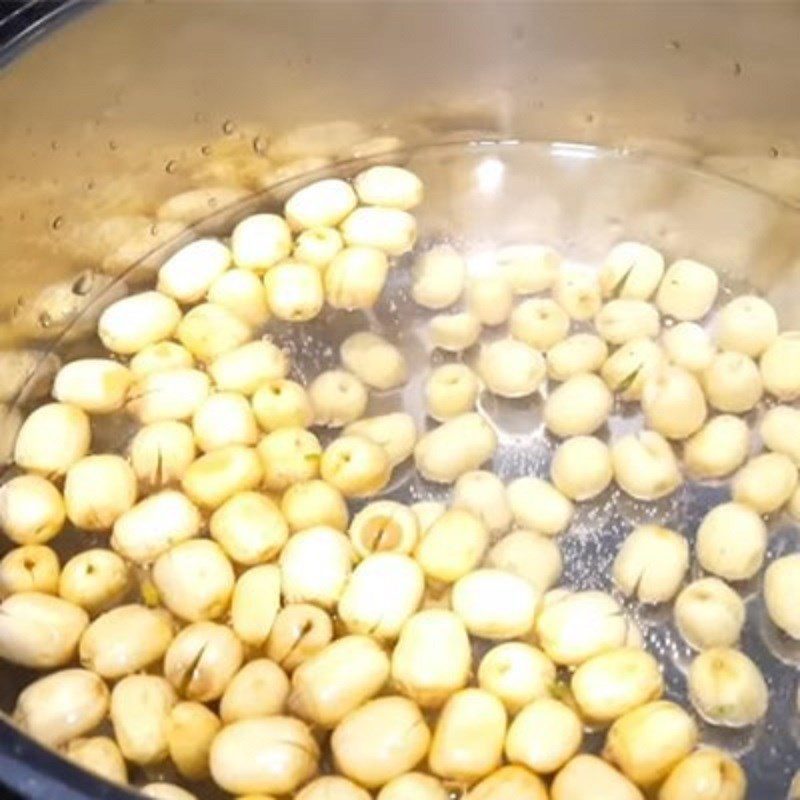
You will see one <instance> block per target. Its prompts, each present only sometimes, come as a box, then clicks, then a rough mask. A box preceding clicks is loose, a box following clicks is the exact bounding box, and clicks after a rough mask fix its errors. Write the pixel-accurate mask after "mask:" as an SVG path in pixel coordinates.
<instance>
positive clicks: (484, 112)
mask: <svg viewBox="0 0 800 800" xmlns="http://www.w3.org/2000/svg"><path fill="white" fill-rule="evenodd" d="M29 6H30V7H27V8H25V9H23V12H24V13H23V12H20V13H19V14H17V16H16V18H15V19H16V22H13V21H12V22H8V21H6V22H5V26H4V27H0V35H2V34H3V33H4V32H5V34H6V36H7V37H8V38H9V39H10V40H9V42H8V44H7V45H6V47H5V49H4V50H3V51H1V52H0V59H2V61H3V62H4V64H5V66H4V68H3V71H2V72H1V73H0V119H2V120H3V122H2V133H0V174H2V175H3V176H4V178H5V181H4V186H5V192H3V194H2V196H0V263H2V264H3V270H4V277H5V281H4V282H3V284H2V286H1V287H0V313H2V323H0V330H1V331H2V342H3V343H4V345H5V346H6V347H7V348H17V347H21V346H24V347H28V348H34V349H35V350H37V351H41V350H44V349H46V348H47V347H48V346H49V343H51V342H53V341H56V340H57V339H59V337H63V336H64V335H65V334H66V335H67V339H69V337H70V336H71V335H73V334H75V333H76V332H79V331H80V330H81V329H82V324H83V323H82V320H83V319H84V316H82V314H83V312H84V311H85V310H86V307H87V306H88V305H89V304H90V303H91V302H92V301H93V300H95V299H96V297H97V296H98V294H99V293H100V292H101V291H102V290H103V289H105V288H106V287H107V285H108V284H109V283H110V282H111V279H112V277H113V276H114V275H116V274H118V273H119V272H120V271H122V270H123V269H124V268H125V267H127V266H128V265H129V264H130V263H132V262H133V261H135V260H137V258H138V257H140V256H143V255H146V254H147V253H149V252H150V251H151V250H153V249H154V248H161V249H160V250H159V251H158V253H157V254H156V256H155V257H154V258H158V257H159V254H160V255H163V253H164V252H167V251H168V249H169V248H171V247H173V246H174V236H175V235H178V234H180V233H181V231H182V230H183V229H184V227H185V224H186V223H187V222H192V221H194V219H195V217H197V216H198V215H200V214H202V213H203V212H213V211H215V210H217V208H218V206H220V205H224V204H225V202H226V200H228V199H233V198H234V197H237V196H239V195H244V194H246V193H247V192H250V191H252V190H254V189H256V188H258V187H261V186H265V185H270V184H272V183H273V182H274V181H275V180H278V179H279V178H281V177H285V176H286V175H288V174H289V172H291V170H292V169H295V170H297V169H305V168H308V167H310V166H313V165H314V164H313V163H310V162H302V163H299V164H295V165H294V167H290V168H288V169H287V167H286V164H287V163H293V162H295V161H298V160H300V159H301V158H304V157H312V156H313V157H317V158H320V157H321V158H326V159H334V160H338V159H342V158H348V157H352V156H354V155H356V156H358V155H365V154H366V155H368V154H369V153H370V152H372V150H373V149H375V150H380V149H382V148H386V149H394V148H395V147H396V146H397V145H398V144H400V143H402V144H404V145H412V146H413V145H416V144H419V143H422V142H430V141H442V140H448V139H464V138H468V139H473V140H474V139H480V138H492V139H495V138H500V139H502V138H507V137H515V138H522V139H530V140H542V141H566V142H579V143H581V142H583V143H591V144H601V145H607V146H611V147H614V148H618V149H622V150H627V151H637V152H645V153H653V154H656V155H658V156H662V157H666V158H667V159H669V160H672V161H677V162H681V163H682V164H684V165H692V166H700V167H702V168H704V169H706V170H709V171H716V172H719V173H721V174H724V175H727V176H730V177H733V178H734V179H735V180H738V181H741V182H744V183H748V184H750V185H752V186H754V187H757V188H758V189H759V190H763V191H766V192H767V193H770V194H772V195H774V196H775V197H777V198H778V200H779V202H776V203H773V202H772V201H770V200H767V199H764V198H761V197H760V196H759V195H758V194H755V195H752V197H753V198H756V199H754V200H753V202H754V203H755V205H754V206H753V208H756V207H758V209H759V219H761V215H760V212H761V210H763V209H766V208H767V207H769V209H770V214H771V216H770V217H769V218H770V224H769V225H767V226H766V227H764V228H763V229H762V230H759V231H755V232H754V233H753V237H752V238H753V241H754V242H756V241H757V242H758V247H757V248H756V249H754V250H753V251H745V250H741V251H738V252H737V254H736V255H731V256H730V261H731V263H732V264H733V266H735V269H736V271H737V272H738V273H739V274H740V276H741V277H743V278H745V279H747V280H749V281H751V282H752V283H754V284H756V285H757V286H759V288H762V289H764V290H765V291H766V292H767V293H769V294H770V296H771V297H772V299H773V300H774V301H776V302H777V303H778V304H779V305H780V306H781V310H782V312H783V315H784V319H785V321H787V322H790V321H795V322H796V321H797V320H798V319H800V300H798V299H797V298H798V295H797V289H798V287H797V286H796V285H795V284H796V280H797V278H796V272H797V267H798V263H799V262H798V261H797V253H798V250H797V248H796V245H797V238H798V236H797V233H796V228H795V227H793V226H795V223H796V219H797V218H796V216H795V214H794V212H793V211H791V210H790V207H791V206H795V207H800V144H798V142H800V137H798V134H800V78H799V77H798V76H800V50H798V48H797V42H798V41H800V13H798V8H797V6H796V5H794V4H772V3H765V4H746V5H738V4H736V5H734V4H731V5H726V4H718V3H693V4H681V3H624V4H611V5H609V4H605V3H593V2H587V3H570V4H556V3H553V4H550V3H541V4H539V3H512V2H508V3H501V4H497V3H487V2H472V3H461V4H456V3H446V2H429V3H405V2H378V1H377V0H376V1H374V2H369V3H362V2H358V3H355V2H354V3H343V2H325V3H323V2H304V1H303V0H300V1H299V2H270V3H252V2H236V1H234V2H227V3H213V2H174V1H170V0H165V1H164V2H161V1H160V0H156V2H146V0H128V1H127V2H124V3H117V4H102V5H97V6H95V5H94V4H88V3H87V4H84V3H79V2H67V3H64V4H50V5H46V6H45V5H44V4H35V3H31V4H29ZM9 32H10V33H9ZM323 125H326V126H328V127H324V128H321V127H319V126H323ZM309 126H310V127H309ZM298 128H299V129H300V130H301V133H300V134H298V133H297V130H298ZM292 132H294V133H292ZM376 139H377V141H376ZM669 183H670V182H669V181H666V183H665V184H663V185H662V184H659V186H660V189H659V191H667V192H669V191H676V186H671V187H670V185H669ZM202 187H213V189H214V191H213V192H211V193H210V194H209V195H207V196H204V197H203V198H202V199H201V201H200V205H199V206H197V205H195V206H194V207H193V208H192V209H190V210H189V211H187V210H186V209H183V210H180V209H179V211H178V212H176V211H175V210H174V208H173V209H172V211H170V212H169V213H167V212H166V211H165V210H164V209H165V206H164V203H165V201H166V200H168V199H169V198H171V197H173V196H175V195H176V194H179V193H181V192H185V191H188V190H193V189H197V188H202ZM220 187H222V188H224V189H225V190H226V191H227V193H226V192H223V191H221V188H220ZM665 187H666V188H665ZM231 190H233V191H231ZM237 192H238V194H237ZM761 204H764V205H763V208H762V205H761ZM167 208H168V209H169V206H167ZM198 209H199V210H198ZM773 212H774V213H773ZM748 219H749V217H748V207H747V206H743V207H742V208H740V209H739V216H737V217H736V220H737V224H739V225H746V224H747V222H748ZM224 221H225V217H224V215H223V217H220V216H219V215H218V216H217V217H216V220H215V222H214V223H213V224H223V223H224ZM724 230H725V229H724V226H720V227H719V228H718V230H715V231H713V233H715V234H717V235H718V236H721V235H722V234H724ZM756 234H757V235H756ZM754 248H755V244H754ZM750 252H757V253H758V258H757V259H755V258H753V259H750V258H748V256H749V255H750ZM734 262H735V263H734ZM89 319H91V315H90V316H89ZM22 377H23V378H24V377H25V376H24V375H23V376H22ZM15 381H19V383H15ZM4 384H5V385H4ZM20 385H21V379H20V375H18V374H17V375H11V374H10V373H8V372H7V373H6V374H5V375H2V376H0V397H2V399H3V401H4V402H9V401H12V400H14V399H15V398H16V397H17V390H18V389H19V387H20ZM4 413H7V410H6V412H4ZM12 416H13V415H12ZM7 419H8V418H7ZM6 430H7V432H8V435H9V436H11V435H12V434H13V426H11V425H7V426H6ZM0 438H1V437H0ZM25 677H26V676H21V675H19V674H14V675H13V676H12V675H11V674H10V673H7V671H3V670H0V683H1V684H2V691H1V692H0V694H1V695H2V697H1V698H0V699H2V702H3V704H4V706H3V707H4V708H5V709H6V710H7V709H8V708H9V704H10V702H11V699H12V697H13V695H14V694H15V691H16V688H17V687H18V686H19V685H20V683H22V682H24V680H25ZM781 768H783V767H781ZM781 780H783V777H781ZM0 781H4V782H7V783H8V784H9V785H10V786H13V787H14V789H15V790H16V791H17V792H19V793H20V794H22V795H24V796H30V797H44V796H59V797H65V798H71V797H75V798H79V797H87V796H94V797H98V796H99V797H111V796H124V793H123V792H122V790H119V789H114V788H112V787H110V786H108V785H105V784H103V783H102V782H100V781H98V780H96V779H94V778H91V777H89V776H88V775H86V774H85V773H81V772H80V771H79V770H77V769H76V768H75V767H72V766H70V765H68V764H66V762H63V761H61V760H60V759H58V758H57V757H56V756H55V755H53V754H52V753H49V752H47V751H44V750H43V749H42V748H40V747H38V746H37V745H35V744H33V743H32V742H30V741H28V740H26V739H25V738H24V737H22V736H20V735H19V734H18V733H17V732H16V731H15V730H14V729H13V727H11V726H10V725H9V724H8V722H6V721H5V720H0ZM783 783H785V781H783ZM762 784H763V786H764V787H770V788H769V789H766V788H765V789H764V791H773V788H774V787H775V786H777V785H782V784H779V783H778V782H775V781H770V780H769V778H768V776H766V777H764V779H763V781H762ZM753 796H754V797H758V798H759V800H760V798H764V800H767V798H768V795H767V794H757V795H753ZM769 800H772V795H769Z"/></svg>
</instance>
